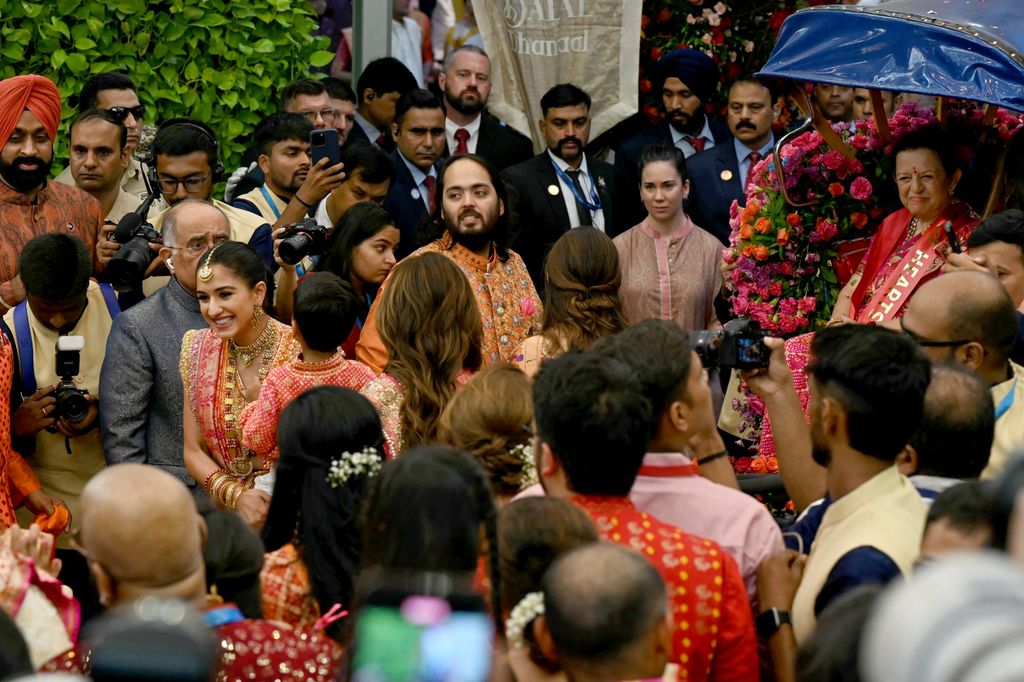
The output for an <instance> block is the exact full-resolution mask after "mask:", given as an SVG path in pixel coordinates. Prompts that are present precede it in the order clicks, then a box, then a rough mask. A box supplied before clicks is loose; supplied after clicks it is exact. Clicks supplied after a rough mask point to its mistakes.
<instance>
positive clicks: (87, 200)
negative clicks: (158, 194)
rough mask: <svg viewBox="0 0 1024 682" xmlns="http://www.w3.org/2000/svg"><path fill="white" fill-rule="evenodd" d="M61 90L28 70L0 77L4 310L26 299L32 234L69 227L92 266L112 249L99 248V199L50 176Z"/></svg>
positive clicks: (97, 268)
mask: <svg viewBox="0 0 1024 682" xmlns="http://www.w3.org/2000/svg"><path fill="white" fill-rule="evenodd" d="M60 109H61V102H60V92H59V91H58V90H57V86H56V85H55V84H54V83H53V81H51V80H49V79H48V78H44V77H43V76H37V75H35V74H28V75H24V76H15V77H13V78H8V79H6V80H3V81H0V141H2V143H3V148H2V149H0V225H3V230H0V304H2V305H0V312H3V311H6V310H8V309H10V308H13V307H14V306H16V305H17V304H19V303H21V302H22V301H23V300H24V299H25V287H24V286H23V285H22V283H21V278H20V277H18V254H20V253H21V249H22V247H23V246H24V245H25V244H26V243H27V242H28V241H29V240H31V239H32V238H33V237H36V236H38V235H41V234H45V233H47V232H65V233H67V234H70V235H72V236H75V237H78V238H79V239H81V240H82V241H84V242H85V245H86V247H87V248H88V249H89V253H90V255H91V256H92V259H93V271H94V272H96V273H98V272H101V271H102V270H103V268H104V266H105V265H106V263H107V261H109V260H110V257H111V256H112V255H113V253H114V252H116V248H115V249H113V250H110V249H106V250H103V251H101V250H99V249H97V241H98V237H99V230H100V225H102V224H103V214H102V212H101V209H100V204H99V202H98V201H96V199H94V198H93V197H91V196H89V195H88V194H86V193H85V192H83V191H82V190H80V189H78V188H77V187H69V186H67V185H63V184H60V183H55V182H47V181H46V178H47V175H49V172H50V166H51V165H52V164H53V143H54V140H55V139H56V137H57V126H58V125H59V124H60Z"/></svg>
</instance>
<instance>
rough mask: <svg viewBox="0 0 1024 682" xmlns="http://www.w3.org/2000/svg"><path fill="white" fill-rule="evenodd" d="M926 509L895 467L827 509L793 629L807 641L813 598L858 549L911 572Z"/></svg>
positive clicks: (813, 620) (795, 610) (806, 571)
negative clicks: (869, 550)
mask: <svg viewBox="0 0 1024 682" xmlns="http://www.w3.org/2000/svg"><path fill="white" fill-rule="evenodd" d="M927 513H928V507H927V506H926V505H925V503H924V501H923V500H922V499H921V495H920V494H918V492H917V490H915V489H914V486H913V485H912V484H911V483H910V481H908V480H907V479H906V478H905V477H904V476H902V475H901V474H900V473H899V471H898V470H897V469H896V466H895V465H893V466H891V467H889V468H888V469H886V470H885V471H883V472H882V473H880V474H878V475H876V476H875V477H874V478H872V479H871V480H869V481H867V482H865V483H863V484H861V485H860V486H858V487H857V488H855V489H854V490H853V491H851V492H849V493H847V494H846V495H843V496H842V497H841V498H839V499H838V500H835V501H834V502H833V503H832V504H831V505H830V506H829V508H828V509H827V510H826V511H825V515H824V517H822V519H821V527H820V528H819V529H818V534H817V536H816V537H815V539H814V544H812V545H811V553H810V555H809V556H808V557H807V565H806V566H805V567H804V574H803V578H802V579H801V580H800V587H799V588H797V591H796V598H795V599H794V600H793V611H792V613H793V631H794V633H795V634H796V641H797V642H798V643H803V642H805V641H807V638H808V637H810V636H811V633H813V632H814V628H815V625H817V617H816V616H815V615H814V602H815V600H817V598H818V593H819V592H821V588H822V587H824V585H825V581H826V580H827V579H828V576H829V574H830V573H831V572H832V569H833V568H834V567H835V565H836V564H837V563H838V562H839V560H840V559H841V558H843V556H844V555H845V554H846V553H847V552H850V551H852V550H854V549H857V548H858V547H874V548H875V549H877V550H878V551H880V552H882V553H883V554H885V555H886V556H888V557H889V558H890V559H892V561H893V563H895V564H896V565H897V566H898V567H899V569H900V572H901V573H903V575H907V574H908V573H910V571H911V569H912V568H913V566H914V561H916V560H917V557H918V554H919V553H920V547H921V534H922V533H923V532H924V521H925V516H926V514H927Z"/></svg>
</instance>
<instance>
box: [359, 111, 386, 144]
mask: <svg viewBox="0 0 1024 682" xmlns="http://www.w3.org/2000/svg"><path fill="white" fill-rule="evenodd" d="M356 125H358V126H359V127H360V128H362V129H363V132H364V133H366V136H367V137H368V138H370V142H372V143H374V144H377V138H378V137H380V136H381V135H382V134H383V133H381V131H380V130H378V129H377V127H376V126H375V125H373V124H372V123H370V122H369V121H367V120H366V119H365V118H363V116H362V114H360V113H359V110H358V109H357V110H356Z"/></svg>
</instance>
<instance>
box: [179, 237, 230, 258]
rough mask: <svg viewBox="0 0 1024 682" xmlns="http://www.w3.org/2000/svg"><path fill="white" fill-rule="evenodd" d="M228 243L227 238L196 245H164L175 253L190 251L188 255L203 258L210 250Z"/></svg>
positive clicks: (218, 238) (209, 240)
mask: <svg viewBox="0 0 1024 682" xmlns="http://www.w3.org/2000/svg"><path fill="white" fill-rule="evenodd" d="M226 241H228V238H227V237H217V238H215V239H208V240H206V241H204V242H199V243H196V244H186V245H185V246H167V245H166V244H164V246H166V247H167V248H168V249H171V250H173V251H180V250H182V249H184V250H185V251H188V254H189V255H190V256H201V255H202V254H203V253H205V252H206V251H207V250H208V249H212V248H213V247H215V246H220V245H221V244H223V243H224V242H226Z"/></svg>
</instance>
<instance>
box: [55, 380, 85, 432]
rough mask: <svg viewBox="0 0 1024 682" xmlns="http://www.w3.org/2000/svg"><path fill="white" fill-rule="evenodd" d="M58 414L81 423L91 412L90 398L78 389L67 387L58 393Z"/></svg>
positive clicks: (70, 420)
mask: <svg viewBox="0 0 1024 682" xmlns="http://www.w3.org/2000/svg"><path fill="white" fill-rule="evenodd" d="M57 414H59V415H61V416H62V417H64V418H65V419H67V420H68V421H69V422H71V423H72V424H79V423H81V422H83V421H85V418H86V416H87V415H88V414H89V399H88V398H86V397H85V395H84V394H83V393H82V392H81V391H79V390H78V389H74V388H66V389H64V390H62V391H60V392H59V393H58V394H57Z"/></svg>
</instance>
